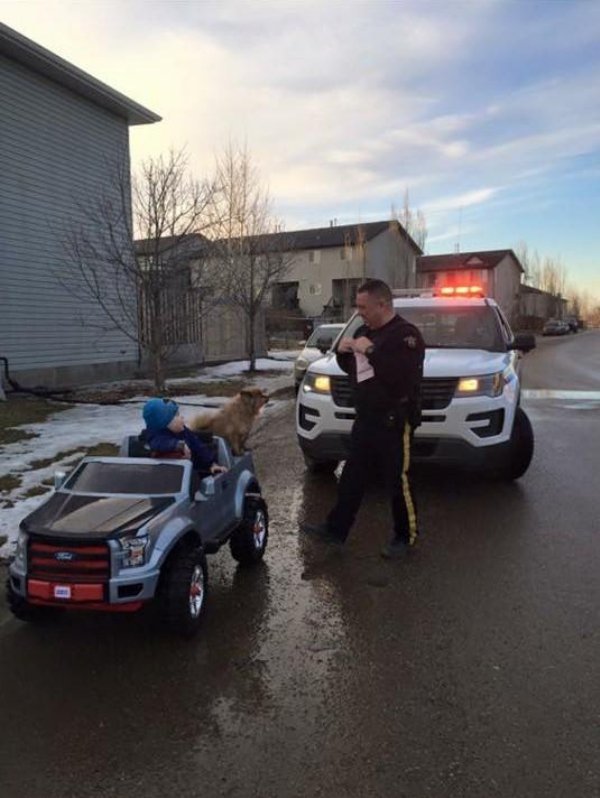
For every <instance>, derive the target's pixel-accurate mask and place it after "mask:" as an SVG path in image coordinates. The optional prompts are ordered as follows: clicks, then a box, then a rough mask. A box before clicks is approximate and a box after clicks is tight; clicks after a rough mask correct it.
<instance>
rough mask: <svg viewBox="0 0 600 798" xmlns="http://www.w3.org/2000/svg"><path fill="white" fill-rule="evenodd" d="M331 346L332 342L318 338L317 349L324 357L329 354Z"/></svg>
mask: <svg viewBox="0 0 600 798" xmlns="http://www.w3.org/2000/svg"><path fill="white" fill-rule="evenodd" d="M330 346H331V342H330V341H328V340H327V338H317V349H318V350H319V352H321V353H322V354H323V355H324V354H326V353H327V352H329V348H330Z"/></svg>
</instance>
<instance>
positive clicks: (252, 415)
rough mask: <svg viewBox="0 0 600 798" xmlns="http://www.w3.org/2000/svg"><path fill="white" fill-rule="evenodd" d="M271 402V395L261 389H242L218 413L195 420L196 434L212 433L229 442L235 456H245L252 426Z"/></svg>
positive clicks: (192, 425)
mask: <svg viewBox="0 0 600 798" xmlns="http://www.w3.org/2000/svg"><path fill="white" fill-rule="evenodd" d="M268 401H269V394H268V393H267V392H266V391H263V390H262V389H261V388H242V390H241V391H240V392H239V393H238V394H237V395H236V396H234V397H233V399H230V400H229V401H228V402H227V404H225V405H223V407H222V408H221V409H220V410H218V411H217V412H216V413H213V414H212V415H209V414H208V413H201V414H200V415H199V416H196V418H194V419H193V421H192V423H191V425H190V426H191V428H192V429H193V430H195V431H196V432H200V431H203V432H212V433H213V435H219V436H221V437H222V438H226V439H227V440H228V441H229V444H230V446H231V450H232V452H233V453H234V454H235V455H240V454H243V452H244V448H245V444H246V441H247V440H248V436H249V435H250V430H251V429H252V425H253V424H254V422H255V421H256V419H257V418H258V416H259V415H260V412H261V410H262V409H263V407H264V406H265V405H266V404H267V402H268Z"/></svg>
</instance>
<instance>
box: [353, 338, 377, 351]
mask: <svg viewBox="0 0 600 798" xmlns="http://www.w3.org/2000/svg"><path fill="white" fill-rule="evenodd" d="M353 343H354V351H355V352H360V354H361V355H364V353H365V352H366V351H367V349H368V348H369V347H370V346H373V341H371V339H370V338H367V336H366V335H361V337H360V338H355V339H354V341H353Z"/></svg>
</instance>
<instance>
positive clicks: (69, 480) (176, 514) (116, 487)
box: [7, 436, 269, 637]
mask: <svg viewBox="0 0 600 798" xmlns="http://www.w3.org/2000/svg"><path fill="white" fill-rule="evenodd" d="M213 445H214V446H215V447H216V450H217V462H218V463H219V464H220V465H223V466H225V467H226V468H227V469H228V470H227V471H226V472H224V473H221V474H216V475H214V476H204V477H203V476H202V475H201V474H198V473H197V472H195V471H194V469H193V468H192V463H191V462H190V461H189V460H174V459H162V458H156V457H151V456H150V452H149V451H148V449H146V448H145V447H144V444H143V443H142V442H141V441H140V440H139V439H138V438H137V437H129V438H126V439H125V441H124V442H123V445H122V446H121V456H119V457H85V458H84V459H83V460H82V461H81V462H80V463H79V465H78V466H77V467H76V468H75V469H74V471H73V472H72V473H71V474H69V475H68V476H66V475H65V474H56V476H55V490H54V492H53V493H52V495H51V496H50V498H49V499H48V500H47V501H45V502H44V503H43V504H42V505H41V506H40V507H38V509H36V510H35V511H34V512H32V513H31V514H30V515H28V516H27V517H26V518H25V519H24V520H23V521H22V522H21V525H20V530H19V537H18V540H17V547H16V554H15V557H14V559H13V561H12V563H11V564H10V567H9V575H8V583H7V595H8V604H9V607H10V609H11V610H12V612H13V613H14V615H15V616H16V617H17V618H19V619H21V620H24V621H43V620H45V619H47V618H49V617H50V616H52V615H54V614H56V613H57V612H60V611H62V610H65V609H67V610H70V609H73V610H74V609H79V610H99V611H108V612H119V611H120V612H133V611H136V610H139V609H140V608H141V607H142V606H143V605H144V604H147V603H148V602H151V601H152V602H155V604H156V605H157V609H158V611H159V613H160V615H161V617H162V619H163V620H164V622H165V623H166V625H167V626H168V627H169V628H170V629H172V630H173V631H175V632H177V633H179V634H181V635H183V636H186V637H190V636H192V635H193V634H195V633H196V632H197V630H198V628H199V625H200V621H201V619H202V616H203V614H204V609H205V604H206V597H207V588H208V572H207V565H206V555H207V554H212V553H214V552H216V551H218V550H219V548H220V547H221V546H222V545H223V544H224V543H225V542H227V541H229V546H230V549H231V554H232V555H233V557H234V558H235V559H236V560H237V561H238V562H240V563H242V564H252V563H256V562H258V561H259V560H261V559H262V557H263V554H264V552H265V548H266V546H267V539H268V534H269V531H268V514H267V506H266V503H265V501H264V499H263V498H262V496H261V490H260V486H259V483H258V479H257V477H256V474H255V470H254V464H253V461H252V455H251V454H250V453H249V452H245V453H244V454H242V455H241V456H239V457H235V456H233V454H232V452H231V450H230V448H229V446H228V444H227V443H226V441H225V440H224V439H223V438H217V437H216V436H215V437H214V438H213Z"/></svg>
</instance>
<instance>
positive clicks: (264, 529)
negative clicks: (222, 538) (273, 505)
mask: <svg viewBox="0 0 600 798" xmlns="http://www.w3.org/2000/svg"><path fill="white" fill-rule="evenodd" d="M268 538H269V514H268V512H267V505H266V502H265V500H264V499H262V498H255V497H249V496H246V498H245V499H244V515H243V518H242V522H241V524H240V525H239V526H238V528H237V529H236V530H235V531H234V532H233V533H232V535H231V537H230V538H229V548H230V549H231V556H232V557H233V559H234V560H237V561H238V562H239V563H240V564H242V565H253V564H254V563H257V562H260V560H262V558H263V556H264V553H265V549H266V548H267V541H268Z"/></svg>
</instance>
